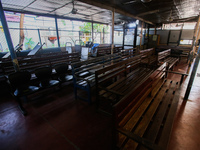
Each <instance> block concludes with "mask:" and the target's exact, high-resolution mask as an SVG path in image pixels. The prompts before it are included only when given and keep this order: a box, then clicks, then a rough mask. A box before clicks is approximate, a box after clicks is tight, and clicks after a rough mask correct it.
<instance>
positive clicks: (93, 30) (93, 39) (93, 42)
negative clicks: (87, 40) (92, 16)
mask: <svg viewBox="0 0 200 150" xmlns="http://www.w3.org/2000/svg"><path fill="white" fill-rule="evenodd" d="M92 42H93V43H94V26H93V22H92Z"/></svg>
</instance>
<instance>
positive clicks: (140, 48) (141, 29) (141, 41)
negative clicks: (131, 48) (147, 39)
mask: <svg viewBox="0 0 200 150" xmlns="http://www.w3.org/2000/svg"><path fill="white" fill-rule="evenodd" d="M143 25H144V22H142V26H141V32H140V34H141V36H140V49H141V47H142V38H143Z"/></svg>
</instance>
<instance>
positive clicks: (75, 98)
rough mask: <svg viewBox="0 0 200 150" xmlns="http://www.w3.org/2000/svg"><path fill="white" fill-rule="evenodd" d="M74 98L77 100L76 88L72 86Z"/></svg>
mask: <svg viewBox="0 0 200 150" xmlns="http://www.w3.org/2000/svg"><path fill="white" fill-rule="evenodd" d="M74 96H75V100H77V87H76V86H75V85H74Z"/></svg>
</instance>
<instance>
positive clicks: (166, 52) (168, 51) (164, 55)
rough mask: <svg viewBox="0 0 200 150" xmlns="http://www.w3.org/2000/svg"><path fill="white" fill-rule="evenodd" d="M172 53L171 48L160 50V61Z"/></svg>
mask: <svg viewBox="0 0 200 150" xmlns="http://www.w3.org/2000/svg"><path fill="white" fill-rule="evenodd" d="M170 55H171V49H167V50H164V51H162V52H158V61H160V60H162V59H165V58H166V57H167V56H170Z"/></svg>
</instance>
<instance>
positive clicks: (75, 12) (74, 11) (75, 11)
mask: <svg viewBox="0 0 200 150" xmlns="http://www.w3.org/2000/svg"><path fill="white" fill-rule="evenodd" d="M74 2H75V0H72V2H71V3H72V6H73V7H72V10H71V11H70V12H69V13H67V14H77V12H78V9H76V8H75V7H74V5H75V3H74Z"/></svg>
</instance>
